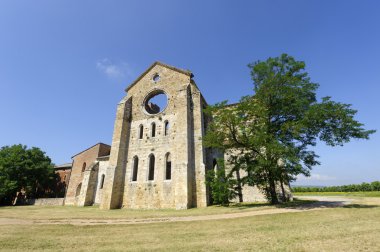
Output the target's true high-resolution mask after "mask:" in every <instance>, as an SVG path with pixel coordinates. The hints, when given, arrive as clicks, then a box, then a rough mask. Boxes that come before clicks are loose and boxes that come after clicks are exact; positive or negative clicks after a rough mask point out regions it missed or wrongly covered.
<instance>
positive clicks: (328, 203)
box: [0, 196, 352, 226]
mask: <svg viewBox="0 0 380 252" xmlns="http://www.w3.org/2000/svg"><path fill="white" fill-rule="evenodd" d="M297 198H300V199H312V200H318V202H314V203H310V204H305V205H302V206H297V207H287V208H274V209H265V210H256V211H248V212H241V213H230V214H214V215H200V216H184V217H164V218H145V219H103V220H102V219H64V220H26V219H14V218H0V226H1V225H63V224H69V225H76V226H87V225H126V224H127V225H131V224H147V223H160V222H178V221H181V222H183V221H206V220H222V219H233V218H241V217H251V216H258V215H269V214H281V213H297V212H304V211H312V210H322V209H327V208H331V207H340V206H344V205H346V204H350V203H352V200H351V199H348V198H342V197H319V196H302V197H297Z"/></svg>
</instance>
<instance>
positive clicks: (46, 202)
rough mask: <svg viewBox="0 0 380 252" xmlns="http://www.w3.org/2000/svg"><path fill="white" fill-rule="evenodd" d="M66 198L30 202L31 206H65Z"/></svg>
mask: <svg viewBox="0 0 380 252" xmlns="http://www.w3.org/2000/svg"><path fill="white" fill-rule="evenodd" d="M64 200H65V198H43V199H34V200H29V204H30V205H35V206H63V203H64Z"/></svg>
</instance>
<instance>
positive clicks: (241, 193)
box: [236, 170, 243, 203]
mask: <svg viewBox="0 0 380 252" xmlns="http://www.w3.org/2000/svg"><path fill="white" fill-rule="evenodd" d="M236 180H237V191H238V196H239V202H240V203H242V202H243V192H242V186H241V179H240V171H239V170H236Z"/></svg>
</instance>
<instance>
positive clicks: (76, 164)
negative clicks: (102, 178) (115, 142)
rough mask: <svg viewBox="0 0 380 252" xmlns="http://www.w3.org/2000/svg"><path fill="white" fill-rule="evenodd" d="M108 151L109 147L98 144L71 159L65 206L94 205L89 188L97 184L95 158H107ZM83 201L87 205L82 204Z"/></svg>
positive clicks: (93, 193)
mask: <svg viewBox="0 0 380 252" xmlns="http://www.w3.org/2000/svg"><path fill="white" fill-rule="evenodd" d="M110 149H111V146H109V145H107V144H103V143H98V144H95V145H94V146H91V147H90V148H88V149H86V150H84V151H82V152H80V153H78V154H76V155H74V156H73V157H72V159H73V163H72V170H71V175H70V181H69V184H68V187H67V192H66V197H65V198H66V199H65V205H81V206H83V205H91V204H93V203H94V199H93V198H94V197H93V195H95V191H94V190H93V188H92V187H91V186H95V184H97V167H98V166H99V162H98V161H97V158H98V157H103V156H108V155H109V154H110ZM95 174H96V175H95ZM89 189H90V190H89ZM86 198H87V201H86V200H85V199H86ZM85 201H86V202H87V204H85V203H84V202H85Z"/></svg>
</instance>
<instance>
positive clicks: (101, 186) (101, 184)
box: [100, 174, 106, 189]
mask: <svg viewBox="0 0 380 252" xmlns="http://www.w3.org/2000/svg"><path fill="white" fill-rule="evenodd" d="M105 177H106V175H104V174H103V175H102V179H101V180H100V189H103V186H104V178H105Z"/></svg>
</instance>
